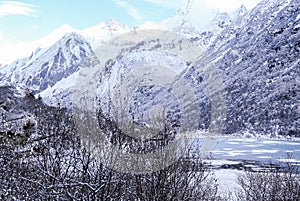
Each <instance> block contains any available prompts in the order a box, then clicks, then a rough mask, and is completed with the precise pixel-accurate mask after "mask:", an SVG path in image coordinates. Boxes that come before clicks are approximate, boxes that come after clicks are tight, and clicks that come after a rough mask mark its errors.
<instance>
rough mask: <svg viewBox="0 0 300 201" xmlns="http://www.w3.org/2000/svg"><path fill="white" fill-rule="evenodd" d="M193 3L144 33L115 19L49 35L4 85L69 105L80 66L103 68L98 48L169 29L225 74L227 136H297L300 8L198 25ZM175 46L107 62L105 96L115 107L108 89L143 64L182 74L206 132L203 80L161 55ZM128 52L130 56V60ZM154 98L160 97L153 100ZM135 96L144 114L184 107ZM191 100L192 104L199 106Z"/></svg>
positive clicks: (282, 4) (8, 69) (143, 49)
mask: <svg viewBox="0 0 300 201" xmlns="http://www.w3.org/2000/svg"><path fill="white" fill-rule="evenodd" d="M194 2H195V1H188V3H187V5H186V6H185V7H184V8H182V9H180V10H179V11H178V12H177V13H176V15H175V16H174V17H172V18H169V19H166V20H164V21H162V22H159V23H146V24H145V25H143V26H141V27H135V28H130V27H127V26H126V25H122V24H120V23H118V22H117V21H115V20H111V21H108V22H105V23H101V24H100V25H97V26H95V27H91V28H88V29H86V30H83V31H80V30H75V29H73V28H72V27H69V26H63V27H61V28H60V29H59V31H54V32H53V33H52V34H51V37H50V36H49V38H52V39H51V40H50V39H49V40H48V41H50V42H51V41H52V42H55V43H54V44H52V45H51V46H50V47H48V48H47V47H44V48H38V49H37V50H36V51H34V52H33V53H32V55H31V56H30V57H28V58H23V59H19V60H17V61H15V62H13V63H12V64H10V65H7V66H5V67H4V68H1V69H0V79H1V84H2V85H3V84H6V85H7V84H13V85H21V86H25V87H27V88H29V89H31V90H33V91H34V93H36V94H38V95H40V96H42V98H43V99H44V101H45V102H46V103H50V102H57V99H59V101H60V102H63V103H64V104H69V103H70V101H71V97H70V95H71V94H72V93H73V92H74V86H75V82H76V79H77V77H78V72H79V70H80V69H81V67H83V66H95V65H98V64H99V63H101V62H102V61H101V60H99V58H97V57H96V54H95V48H97V47H98V46H100V45H101V44H102V43H103V42H105V41H108V40H109V39H112V38H113V37H115V36H117V35H119V34H123V33H127V32H128V31H133V30H143V29H146V28H156V29H165V30H169V31H173V32H176V33H180V34H183V35H185V36H186V38H190V40H191V43H193V44H197V45H198V46H200V47H202V49H204V50H206V52H205V54H204V55H206V56H207V55H209V57H208V60H209V61H211V62H213V63H214V65H215V66H216V67H217V68H218V69H219V70H220V72H221V74H222V76H223V77H222V78H223V80H224V85H225V93H226V101H227V106H228V108H227V111H226V113H227V118H226V128H225V129H224V132H226V133H234V132H239V131H241V130H245V129H248V130H249V129H250V130H253V132H268V133H281V134H297V133H299V115H297V114H298V113H297V107H298V105H297V100H299V97H298V94H299V90H298V89H299V86H298V85H299V83H298V82H296V80H299V74H300V73H299V67H298V66H299V54H297V52H298V50H299V41H298V38H299V19H300V17H299V2H298V1H297V0H279V1H271V0H264V1H262V2H261V3H260V4H259V5H258V6H257V7H256V8H254V9H253V10H251V11H249V12H248V11H246V9H245V7H243V6H242V7H240V8H239V9H238V10H237V11H235V12H233V13H215V15H213V16H212V17H211V18H209V19H208V20H207V21H206V22H207V24H205V23H204V22H203V21H201V23H200V21H199V19H197V15H196V14H197V7H196V4H195V3H194ZM69 32H71V33H69ZM60 33H64V37H63V38H59V40H57V41H56V39H55V38H56V37H60V35H59V34H60ZM48 45H49V44H48ZM172 45H174V44H172V43H170V41H159V40H157V41H156V42H155V44H153V46H151V48H149V41H140V43H138V44H137V45H136V44H134V45H132V46H126V47H124V49H123V52H122V54H119V55H117V57H116V58H114V59H113V60H111V61H110V62H108V63H106V65H105V69H104V70H103V72H100V73H101V77H100V78H99V83H98V92H99V95H101V96H102V98H103V100H104V101H109V100H108V99H107V97H108V95H109V93H110V92H111V91H110V90H111V89H112V88H114V87H116V86H117V84H118V82H119V81H120V80H121V78H122V77H123V76H125V75H126V74H127V73H128V72H130V70H132V69H130V68H132V67H134V66H139V65H143V64H144V63H145V62H147V63H152V64H153V65H163V66H166V67H167V68H169V69H172V70H173V71H176V72H177V73H178V74H179V75H180V76H181V77H182V78H184V79H185V80H186V81H187V82H188V83H189V85H190V86H191V87H192V88H194V89H195V94H196V97H197V100H198V101H199V100H200V103H199V105H200V106H199V110H198V109H196V110H195V111H196V112H197V113H198V112H199V113H200V116H201V122H198V123H199V125H200V127H201V128H207V126H208V124H209V121H210V112H211V109H210V104H211V102H210V98H209V95H208V94H207V92H206V91H205V89H204V88H205V86H204V84H203V82H202V80H203V78H202V77H201V75H199V73H197V72H196V71H195V67H194V66H193V65H192V64H191V63H190V62H189V61H186V60H183V59H182V58H177V56H178V55H172V54H170V53H168V52H166V51H161V50H162V49H161V48H160V47H165V46H168V47H172ZM147 48H148V49H147ZM126 53H128V54H129V53H130V56H129V57H128V56H124V55H126ZM205 60H207V59H205ZM151 93H152V94H156V95H155V96H153V97H152V99H149V98H147V94H151ZM105 97H106V100H105ZM132 98H133V99H134V102H140V103H141V104H143V105H145V107H144V110H147V107H150V106H151V105H148V106H147V102H149V101H153V100H155V102H156V103H162V102H163V101H166V100H167V101H166V104H167V107H169V108H172V110H173V111H177V112H178V111H179V110H180V109H179V103H177V102H174V101H173V102H172V101H171V99H172V96H171V95H170V94H168V92H167V91H166V90H164V89H162V88H155V87H154V88H153V87H150V88H147V87H146V88H145V87H144V88H143V87H142V88H141V89H140V90H139V91H138V92H137V94H136V95H135V96H133V97H132ZM169 99H170V100H169ZM193 101H194V100H193ZM193 101H190V102H189V101H188V102H187V103H191V104H194V103H193ZM106 105H107V104H106ZM132 107H133V106H132ZM107 109H108V108H107ZM136 110H138V109H136ZM136 113H140V111H136ZM173 115H175V116H176V115H178V114H177V113H176V112H175V113H173ZM262 128H263V129H262Z"/></svg>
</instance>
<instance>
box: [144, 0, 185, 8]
mask: <svg viewBox="0 0 300 201" xmlns="http://www.w3.org/2000/svg"><path fill="white" fill-rule="evenodd" d="M143 1H144V2H148V3H152V4H156V5H158V6H163V7H168V8H176V9H178V8H180V7H182V6H183V5H184V4H186V2H187V1H186V0H143Z"/></svg>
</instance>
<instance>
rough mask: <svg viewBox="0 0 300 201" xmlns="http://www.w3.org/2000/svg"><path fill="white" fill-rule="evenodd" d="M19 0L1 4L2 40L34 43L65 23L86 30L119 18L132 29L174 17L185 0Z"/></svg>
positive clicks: (0, 25)
mask: <svg viewBox="0 0 300 201" xmlns="http://www.w3.org/2000/svg"><path fill="white" fill-rule="evenodd" d="M159 2H160V1H157V0H128V1H124V0H19V1H2V0H1V1H0V32H1V33H0V40H1V38H2V39H4V38H5V39H6V40H13V41H15V40H17V41H30V40H36V39H37V38H40V37H42V36H44V35H46V34H48V33H49V32H51V31H52V30H54V29H56V28H58V27H60V26H61V25H63V24H69V25H71V26H72V27H74V28H77V29H84V28H87V27H90V26H93V25H96V24H98V23H100V22H103V21H107V20H109V19H111V18H115V19H116V20H118V21H119V22H121V23H124V24H127V25H129V26H135V25H139V24H142V23H144V22H146V21H159V20H162V19H165V18H167V17H170V16H172V15H173V14H174V13H175V12H176V10H177V9H178V8H179V7H180V6H181V5H182V2H184V1H176V0H175V1H174V3H170V2H171V1H168V0H167V1H165V3H159ZM5 10H6V11H5Z"/></svg>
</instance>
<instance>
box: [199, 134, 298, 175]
mask: <svg viewBox="0 0 300 201" xmlns="http://www.w3.org/2000/svg"><path fill="white" fill-rule="evenodd" d="M195 142H196V143H195ZM195 142H194V143H195V144H202V143H203V139H197V140H196V141H195ZM197 142H198V143H197ZM196 149H197V148H196ZM194 151H196V152H197V150H194ZM209 155H210V157H211V159H213V160H214V163H218V162H217V161H223V162H224V161H227V162H229V163H230V164H233V162H234V161H235V162H238V161H256V162H259V163H262V164H270V163H272V164H281V165H283V164H282V163H281V162H288V163H289V164H292V165H297V166H299V167H300V140H274V139H252V138H249V139H248V138H245V139H244V138H221V139H220V138H219V139H217V141H216V143H215V144H214V146H213V147H210V154H209ZM288 155H289V156H291V157H290V158H288ZM230 161H231V162H230ZM218 164H220V163H218ZM299 169H300V168H299ZM299 171H300V170H299Z"/></svg>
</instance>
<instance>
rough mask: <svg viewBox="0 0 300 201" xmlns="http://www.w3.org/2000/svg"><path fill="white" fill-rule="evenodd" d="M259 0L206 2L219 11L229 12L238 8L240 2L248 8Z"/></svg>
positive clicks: (216, 0)
mask: <svg viewBox="0 0 300 201" xmlns="http://www.w3.org/2000/svg"><path fill="white" fill-rule="evenodd" d="M260 1H261V0H226V1H224V0H206V3H207V4H208V5H210V6H212V7H214V8H217V9H219V10H220V11H221V12H231V11H234V10H236V9H237V8H239V7H240V6H241V5H242V4H244V6H245V7H246V8H247V9H248V10H250V9H252V8H253V7H255V6H256V5H257V4H258V3H259V2H260Z"/></svg>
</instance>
